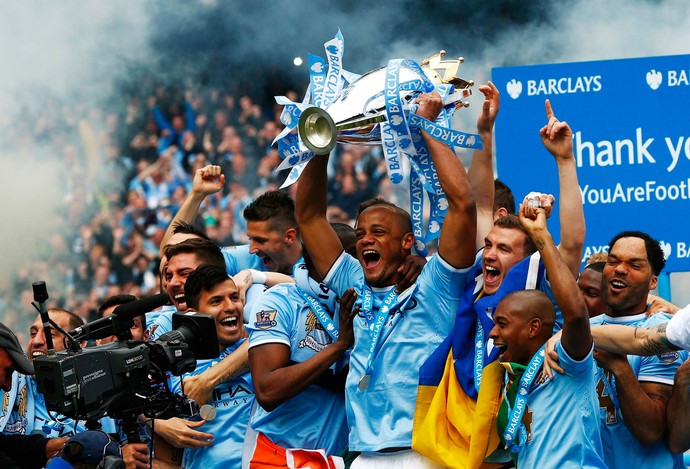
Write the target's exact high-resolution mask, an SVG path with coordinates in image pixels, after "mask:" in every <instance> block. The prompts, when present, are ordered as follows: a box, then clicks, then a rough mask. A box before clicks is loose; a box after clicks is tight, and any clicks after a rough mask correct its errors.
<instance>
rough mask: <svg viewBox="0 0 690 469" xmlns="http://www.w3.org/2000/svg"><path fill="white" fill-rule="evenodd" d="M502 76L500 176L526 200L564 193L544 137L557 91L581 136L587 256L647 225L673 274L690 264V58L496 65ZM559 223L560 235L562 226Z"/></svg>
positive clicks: (497, 79)
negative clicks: (532, 194)
mask: <svg viewBox="0 0 690 469" xmlns="http://www.w3.org/2000/svg"><path fill="white" fill-rule="evenodd" d="M493 81H494V83H495V84H496V86H497V87H498V89H499V90H500V92H501V111H500V115H499V117H498V120H497V122H496V164H497V171H498V177H499V178H500V179H501V180H502V181H504V182H505V183H506V184H508V186H510V187H511V188H512V189H513V192H514V193H515V197H516V202H519V201H521V200H522V198H523V197H524V195H525V194H527V193H528V192H530V191H532V190H536V191H541V192H550V193H553V194H554V195H556V196H557V197H558V175H557V171H556V165H555V163H554V162H553V161H552V157H551V155H550V154H549V153H548V152H547V151H546V149H544V147H543V146H542V144H541V139H540V137H539V129H540V128H541V127H542V126H543V125H544V124H545V123H546V116H545V112H544V100H545V99H547V98H548V99H550V100H551V104H552V106H553V109H554V111H555V113H556V117H558V118H559V119H560V120H564V121H567V122H568V123H569V124H570V126H571V128H572V129H573V133H574V146H575V158H576V159H577V166H578V177H579V183H580V193H581V195H582V200H583V204H584V209H585V218H586V221H587V238H586V241H585V251H584V255H583V261H584V260H585V259H586V258H587V257H589V255H590V254H592V253H593V252H598V251H601V250H605V249H606V246H607V244H608V242H609V240H610V239H611V237H612V236H613V235H615V234H616V233H618V232H620V231H623V230H640V231H645V232H647V233H649V234H651V235H652V236H653V237H655V238H656V239H658V240H660V241H662V246H663V248H664V252H665V253H666V258H667V264H666V269H665V270H666V271H668V272H678V271H690V55H682V56H668V57H650V58H641V59H622V60H607V61H598V62H581V63H566V64H553V65H535V66H525V67H504V68H496V69H494V70H493ZM554 217H560V215H559V214H558V211H557V210H555V211H554ZM554 217H552V219H554V220H558V219H559V218H554ZM565 223H566V228H567V220H565ZM549 228H550V230H551V231H552V232H553V234H554V236H555V239H556V240H558V239H559V238H560V233H559V226H558V223H555V222H551V223H549Z"/></svg>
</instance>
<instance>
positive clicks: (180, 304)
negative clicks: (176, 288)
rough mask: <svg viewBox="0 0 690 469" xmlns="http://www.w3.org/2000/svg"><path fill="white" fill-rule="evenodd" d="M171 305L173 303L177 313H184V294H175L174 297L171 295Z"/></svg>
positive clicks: (185, 304) (185, 302) (185, 305)
mask: <svg viewBox="0 0 690 469" xmlns="http://www.w3.org/2000/svg"><path fill="white" fill-rule="evenodd" d="M173 303H175V308H176V309H177V310H178V311H182V312H184V311H186V310H187V300H186V298H185V296H184V293H175V295H173Z"/></svg>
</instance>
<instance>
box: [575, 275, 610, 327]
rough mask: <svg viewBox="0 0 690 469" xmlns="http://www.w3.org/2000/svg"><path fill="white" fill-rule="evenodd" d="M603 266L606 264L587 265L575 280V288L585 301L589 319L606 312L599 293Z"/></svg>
mask: <svg viewBox="0 0 690 469" xmlns="http://www.w3.org/2000/svg"><path fill="white" fill-rule="evenodd" d="M605 265H606V262H593V263H591V264H587V265H586V266H585V268H584V269H582V272H580V276H579V277H578V278H577V286H578V288H579V289H580V292H581V293H582V298H584V300H585V304H586V305H587V311H588V312H589V317H590V318H593V317H595V316H599V315H600V314H604V313H605V312H606V302H605V301H604V294H603V292H602V291H601V282H602V272H603V270H604V266H605Z"/></svg>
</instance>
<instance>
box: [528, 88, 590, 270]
mask: <svg viewBox="0 0 690 469" xmlns="http://www.w3.org/2000/svg"><path fill="white" fill-rule="evenodd" d="M545 106H546V118H547V119H548V122H547V124H546V125H545V126H544V127H542V128H541V130H540V131H539V134H540V135H541V141H542V143H543V144H544V147H546V149H547V150H548V151H549V153H551V154H552V155H553V156H554V158H555V159H556V165H557V166H558V183H559V187H560V196H559V208H560V217H561V242H560V244H559V246H558V250H559V251H560V253H561V256H562V257H563V260H564V261H565V263H566V265H567V266H568V268H569V269H570V272H571V273H572V275H573V277H576V278H577V274H578V272H579V271H580V264H581V263H582V248H583V246H584V244H585V213H584V210H583V209H582V196H581V195H580V186H579V185H578V182H577V163H576V162H575V155H574V153H573V132H572V130H571V129H570V126H569V125H568V124H567V123H566V122H561V121H559V120H558V119H557V118H556V116H555V115H554V112H553V109H552V108H551V102H550V101H549V100H548V99H547V100H546V102H545Z"/></svg>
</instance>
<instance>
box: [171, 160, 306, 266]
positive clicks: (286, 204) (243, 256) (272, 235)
mask: <svg viewBox="0 0 690 469" xmlns="http://www.w3.org/2000/svg"><path fill="white" fill-rule="evenodd" d="M224 183H225V176H224V175H223V174H222V172H221V167H220V166H214V165H209V166H206V167H204V168H201V169H198V170H197V172H196V173H195V174H194V180H193V183H192V190H191V191H190V192H189V194H188V195H187V198H185V200H184V202H183V203H182V206H181V207H180V210H178V212H177V214H176V215H175V218H174V219H173V221H172V222H171V224H170V226H169V227H168V230H167V231H166V233H165V236H164V237H163V241H162V242H161V246H163V245H167V244H168V242H169V240H170V238H171V236H172V235H173V227H174V226H175V225H176V224H177V223H179V222H180V221H184V222H187V223H190V222H191V221H192V220H193V219H194V217H196V215H197V212H198V211H199V208H200V207H201V204H202V203H203V201H204V199H205V198H206V197H207V196H208V195H210V194H214V193H216V192H218V191H219V190H221V189H222V187H223V184H224ZM294 209H295V206H294V202H293V201H292V199H291V198H290V196H289V195H288V194H287V193H285V192H282V191H267V192H266V193H264V194H263V195H261V196H259V197H257V198H256V199H255V200H254V201H252V203H251V204H249V205H248V206H247V207H245V209H244V212H243V214H244V217H245V219H246V221H247V236H248V237H249V244H243V245H240V246H228V247H225V248H223V256H224V257H225V262H226V267H227V272H228V274H229V275H236V274H237V273H238V272H240V271H241V270H244V269H255V270H258V271H264V272H265V271H270V272H280V273H283V274H286V275H291V274H292V267H293V266H294V265H295V264H296V263H297V261H299V260H300V258H301V257H302V244H301V243H300V240H299V232H298V228H297V223H296V222H295V216H294Z"/></svg>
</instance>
